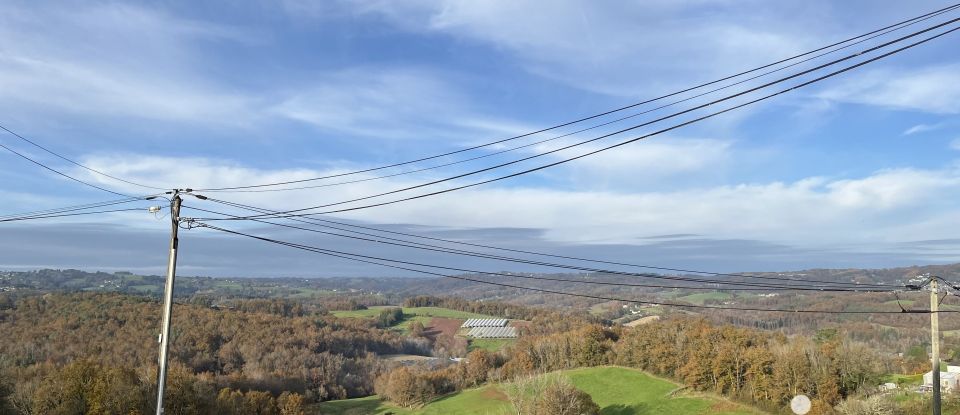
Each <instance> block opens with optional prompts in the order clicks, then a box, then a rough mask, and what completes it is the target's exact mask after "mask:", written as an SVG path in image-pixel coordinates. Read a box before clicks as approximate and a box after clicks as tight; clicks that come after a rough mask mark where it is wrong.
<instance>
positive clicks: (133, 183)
mask: <svg viewBox="0 0 960 415" xmlns="http://www.w3.org/2000/svg"><path fill="white" fill-rule="evenodd" d="M0 129H2V130H3V131H6V132H8V133H10V134H12V135H13V136H14V137H17V138H19V139H21V140H23V141H26V142H27V143H30V144H32V145H33V146H34V147H37V148H39V149H41V150H43V151H46V152H47V153H50V154H52V155H54V156H56V157H58V158H60V159H61V160H64V161H66V162H68V163H70V164H73V165H75V166H77V167H80V168H82V169H84V170H87V171H89V172H91V173H95V174H99V175H101V176H104V177H107V178H111V179H113V180H117V181H120V182H124V183H127V184H131V185H134V186H139V187H143V188H147V189H153V190H169V189H168V188H164V187H156V186H148V185H145V184H140V183H137V182H134V181H130V180H126V179H122V178H120V177H117V176H112V175H110V174H107V173H104V172H102V171H100V170H97V169H94V168H92V167H89V166H86V165H84V164H81V163H79V162H77V161H74V160H72V159H70V158H68V157H66V156H64V155H62V154H60V153H57V152H55V151H53V150H50V149H49V148H47V147H44V146H42V145H40V144H38V143H36V142H35V141H33V140H30V139H29V138H26V137H24V136H22V135H20V134H17V133H16V132H14V131H13V130H10V129H9V128H7V127H4V126H3V125H0ZM8 150H9V149H8ZM101 190H104V189H101Z"/></svg>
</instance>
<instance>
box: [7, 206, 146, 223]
mask: <svg viewBox="0 0 960 415" xmlns="http://www.w3.org/2000/svg"><path fill="white" fill-rule="evenodd" d="M144 210H145V208H126V209H112V210H98V211H92V212H76V213H60V214H46V215H35V216H23V217H19V218H11V219H0V222H19V221H25V220H37V219H50V218H62V217H66V216H83V215H99V214H103V213H116V212H134V211H139V212H143V211H144Z"/></svg>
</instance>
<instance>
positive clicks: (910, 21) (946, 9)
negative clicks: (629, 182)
mask: <svg viewBox="0 0 960 415" xmlns="http://www.w3.org/2000/svg"><path fill="white" fill-rule="evenodd" d="M958 7H960V4H954V5H951V6H947V7H944V8H941V9H939V10H935V11H933V12H929V13H926V14H923V15H920V16H917V17H914V18H911V19H907V20H904V21H901V22H898V23H894V24H892V25H888V26H885V27H882V28H880V29H876V30H873V31H871V32H868V33H865V34H862V35H858V36H854V37H851V38H848V39H845V40H842V41H840V42H835V43H833V44H830V45H827V46H823V47H820V48H817V49H814V50H811V51H808V52H804V53H801V54H799V55H795V56H792V57H789V58H786V59H782V60H779V61H777V62H773V63H770V64H767V65H763V66H760V67H757V68H753V69H750V70H747V71H743V72H740V73H737V74H734V75H730V76H727V77H724V78H721V79H717V80H714V81H710V82H706V83H703V84H700V85H697V86H694V87H690V88H687V89H684V90H681V91H677V92H673V93H670V94H667V95H663V96H659V97H657V98H652V99H648V100H645V101H642V102H638V103H634V104H630V105H627V106H623V107H620V108H616V109H613V110H610V111H606V112H603V113H600V114H595V115H591V116H587V117H583V118H580V119H577V120H574V121H569V122H566V123H562V124H559V125H555V126H552V127H547V128H543V129H540V130H537V131H533V132H529V133H526V134H522V135H518V136H514V137H510V138H506V139H502V140H497V141H493V142H489V143H485V144H481V145H477V146H472V147H468V148H464V149H460V150H456V151H451V152H447V153H443V154H438V155H434V156H428V157H422V158H419V159H416V160H410V161H405V162H400V163H394V164H390V165H385V166H380V167H374V168H368V169H362V170H356V171H352V172H347V173H340V174H335V175H328V176H323V177H315V178H310V179H300V180H289V181H283V182H273V183H264V184H257V185H247V186H232V187H212V188H206V189H197V190H201V191H224V190H239V189H251V188H258V187H270V186H279V185H284V184H295V183H303V182H308V181H315V180H321V179H329V178H335V177H343V176H348V175H354V174H360V173H367V172H372V171H377V170H383V169H387V168H392V167H398V166H403V165H407V164H413V163H418V162H422V161H426V160H431V159H436V158H440V157H445V156H449V155H453V154H458V153H462V152H466V151H470V150H475V149H479V148H484V147H489V146H492V145H496V144H500V143H504V142H507V141H511V140H516V139H520V138H523V137H528V136H531V135H535V134H539V133H542V132H546V131H550V130H555V129H558V128H562V127H566V126H569V125H573V124H577V123H580V122H583V121H588V120H591V119H595V118H598V117H602V116H605V115H609V114H612V113H616V112H619V111H623V110H626V109H629V108H634V107H637V106H640V105H644V104H648V103H651V102H655V101H658V100H661V99H665V98H669V97H673V96H676V95H680V94H683V93H686V92H689V91H693V90H696V89H700V88H703V87H706V86H709V85H713V84H717V83H720V82H724V81H726V80H729V79H733V78H737V77H740V76H743V75H746V74H749V73H753V72H756V71H760V70H763V69H766V68H769V67H772V66H776V65H779V64H781V63H785V62H789V61H791V60H795V59H798V58H801V57H804V56H807V55H811V54H814V53H817V52H820V51H823V50H826V49H830V48H833V47H835V46H838V45H842V44H844V43H849V42H851V41H854V40H857V39H861V38H864V37H869V36H872V35H875V34H877V33H880V32H883V31H886V30H888V29H891V28H896V27H898V26H903V25H906V26H909V25H912V24H914V23H917V22H919V21H923V20H927V19H929V18H932V17H935V16H937V15H940V14H942V13H946V12H949V11H953V10H955V9H957V8H958ZM906 26H904V27H906ZM887 33H889V32H887ZM874 37H876V36H874ZM858 43H860V42H858ZM838 50H839V49H838Z"/></svg>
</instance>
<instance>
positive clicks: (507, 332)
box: [467, 327, 517, 339]
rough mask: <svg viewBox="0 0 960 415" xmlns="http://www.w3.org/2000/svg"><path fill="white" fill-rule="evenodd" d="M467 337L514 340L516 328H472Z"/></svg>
mask: <svg viewBox="0 0 960 415" xmlns="http://www.w3.org/2000/svg"><path fill="white" fill-rule="evenodd" d="M467 336H470V337H474V338H477V339H515V338H517V328H516V327H474V328H472V329H470V332H469V333H467Z"/></svg>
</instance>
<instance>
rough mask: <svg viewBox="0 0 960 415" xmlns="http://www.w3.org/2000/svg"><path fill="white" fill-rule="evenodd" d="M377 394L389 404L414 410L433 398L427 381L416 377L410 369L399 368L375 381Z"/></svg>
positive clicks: (431, 389)
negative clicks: (389, 402)
mask: <svg viewBox="0 0 960 415" xmlns="http://www.w3.org/2000/svg"><path fill="white" fill-rule="evenodd" d="M377 393H378V394H380V395H381V396H383V397H384V398H386V399H388V400H390V401H391V402H393V403H395V404H397V405H400V406H403V407H407V408H414V407H418V406H421V405H424V404H426V403H427V402H429V401H430V400H431V399H433V397H434V395H435V394H434V391H433V387H432V385H431V384H430V382H429V381H427V379H425V378H424V377H421V376H417V374H416V373H414V372H413V371H412V370H411V369H409V368H407V367H405V366H401V367H399V368H397V369H394V370H392V371H390V372H388V373H386V374H385V375H383V376H381V377H380V378H378V380H377Z"/></svg>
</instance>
